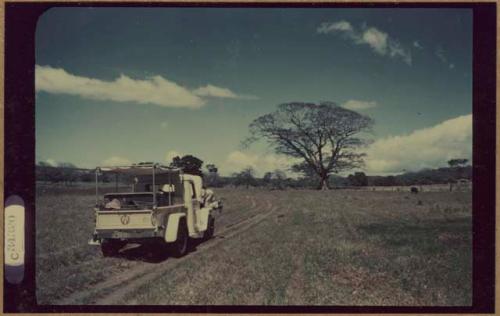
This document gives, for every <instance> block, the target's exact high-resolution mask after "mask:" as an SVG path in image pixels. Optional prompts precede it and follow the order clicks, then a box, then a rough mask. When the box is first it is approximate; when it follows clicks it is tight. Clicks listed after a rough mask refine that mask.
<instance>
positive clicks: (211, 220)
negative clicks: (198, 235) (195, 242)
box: [203, 215, 215, 240]
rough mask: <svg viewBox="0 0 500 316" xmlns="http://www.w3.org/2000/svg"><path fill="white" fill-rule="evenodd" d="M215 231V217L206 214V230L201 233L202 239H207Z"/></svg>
mask: <svg viewBox="0 0 500 316" xmlns="http://www.w3.org/2000/svg"><path fill="white" fill-rule="evenodd" d="M214 231H215V218H214V217H213V216H212V215H208V224H207V230H205V233H204V234H203V240H209V239H211V238H212V237H213V236H214Z"/></svg>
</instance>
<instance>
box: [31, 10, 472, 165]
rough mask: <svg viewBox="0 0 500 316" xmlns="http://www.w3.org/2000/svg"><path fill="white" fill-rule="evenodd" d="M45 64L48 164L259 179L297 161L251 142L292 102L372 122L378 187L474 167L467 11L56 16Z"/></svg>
mask: <svg viewBox="0 0 500 316" xmlns="http://www.w3.org/2000/svg"><path fill="white" fill-rule="evenodd" d="M36 64H37V67H36V89H37V94H36V159H37V161H49V162H51V163H56V162H71V163H74V164H75V165H77V166H81V167H95V166H96V165H102V164H109V163H128V162H137V161H144V160H147V161H159V162H166V160H169V159H170V157H171V156H173V155H175V154H188V153H190V154H194V155H196V156H198V157H200V158H201V159H202V160H204V161H205V163H215V164H216V165H218V166H219V169H220V170H221V173H222V174H228V173H231V172H233V171H237V170H239V169H241V168H244V167H246V166H253V167H254V168H256V169H257V170H258V171H259V173H260V174H262V173H263V172H265V171H269V170H273V169H275V168H286V167H287V166H288V165H289V160H288V159H287V158H286V157H281V156H277V155H275V154H274V153H273V151H272V150H271V149H269V148H267V147H265V146H264V145H263V144H260V145H259V144H257V145H255V146H253V147H251V148H250V149H246V150H243V149H241V148H240V146H239V145H240V142H241V141H242V140H243V139H244V138H245V137H246V136H247V133H248V124H249V123H250V122H251V121H252V120H253V119H255V118H257V117H258V116H260V115H263V114H265V113H268V112H271V111H273V110H274V109H275V107H276V105H278V104H280V103H285V102H289V101H313V102H319V101H334V102H337V103H338V104H339V105H342V106H345V107H348V108H351V109H355V110H357V111H359V112H361V113H363V114H367V115H370V116H371V117H373V118H374V120H375V122H376V124H375V127H374V133H373V135H372V136H371V137H372V139H373V140H374V143H373V144H372V145H371V146H370V147H369V148H367V149H366V151H367V153H368V157H367V166H366V168H365V171H366V172H367V173H368V174H389V173H397V172H401V171H402V170H417V169H420V168H432V167H439V166H444V165H445V164H446V161H447V160H448V159H450V158H456V157H458V156H460V157H464V158H470V157H471V152H472V118H471V113H472V12H471V11H470V10H468V9H385V8H384V9H382V8H375V9H337V8H332V9H325V8H320V9H311V8H309V9H287V8H280V9H277V8H276V9H275V8H273V9H270V8H255V9H251V8H55V9H51V10H49V11H47V12H46V13H45V14H44V15H43V16H42V17H41V18H40V19H39V21H38V26H37V33H36Z"/></svg>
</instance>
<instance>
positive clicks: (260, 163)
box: [223, 150, 293, 176]
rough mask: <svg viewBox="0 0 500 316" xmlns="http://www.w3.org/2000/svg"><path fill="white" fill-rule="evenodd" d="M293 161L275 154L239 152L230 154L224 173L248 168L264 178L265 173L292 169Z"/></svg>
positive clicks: (224, 166)
mask: <svg viewBox="0 0 500 316" xmlns="http://www.w3.org/2000/svg"><path fill="white" fill-rule="evenodd" d="M292 162H293V161H292V160H291V159H290V158H289V157H286V156H281V155H274V154H262V155H259V154H255V153H245V152H242V151H239V150H236V151H233V152H231V153H229V154H228V156H227V158H226V161H225V163H224V165H223V169H224V173H227V174H230V173H232V172H239V171H241V170H242V169H244V168H246V167H252V168H254V169H255V171H256V173H257V175H259V176H262V175H263V174H264V173H265V172H268V171H274V170H276V169H282V170H286V169H288V168H290V166H291V164H292Z"/></svg>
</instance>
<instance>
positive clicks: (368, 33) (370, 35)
mask: <svg viewBox="0 0 500 316" xmlns="http://www.w3.org/2000/svg"><path fill="white" fill-rule="evenodd" d="M388 37H389V36H388V35H387V33H384V32H381V31H380V30H378V29H376V28H374V27H370V28H369V29H367V30H365V31H364V32H363V34H362V35H361V38H360V39H359V43H366V44H368V45H369V46H370V47H371V48H372V49H373V50H374V51H375V52H377V53H379V54H380V55H385V54H387V46H388V45H387V38H388Z"/></svg>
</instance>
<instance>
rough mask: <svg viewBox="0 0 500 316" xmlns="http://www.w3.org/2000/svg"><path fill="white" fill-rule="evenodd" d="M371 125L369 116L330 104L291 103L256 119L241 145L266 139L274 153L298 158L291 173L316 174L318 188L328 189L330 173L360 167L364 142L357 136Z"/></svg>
mask: <svg viewBox="0 0 500 316" xmlns="http://www.w3.org/2000/svg"><path fill="white" fill-rule="evenodd" d="M372 126H373V120H372V119H371V118H370V117H368V116H365V115H362V114H359V113H357V112H354V111H351V110H348V109H345V108H343V107H340V106H338V105H336V104H335V103H333V102H322V103H319V104H314V103H304V102H292V103H285V104H281V105H279V106H278V109H277V110H276V111H275V112H272V113H269V114H265V115H262V116H260V117H258V118H257V119H255V120H254V121H253V122H252V123H251V124H250V126H249V129H250V136H249V137H248V138H247V139H246V141H245V142H244V144H245V145H246V146H248V145H249V144H251V143H253V142H255V141H257V140H260V139H265V140H266V141H267V142H268V143H269V145H271V146H272V147H273V148H274V149H275V151H276V153H278V154H284V155H288V156H291V157H294V158H298V159H299V161H300V162H299V163H297V164H295V165H293V166H292V169H293V170H295V171H300V172H303V173H304V174H309V175H311V174H314V175H316V176H317V177H318V178H319V180H320V183H319V188H321V189H328V177H329V176H330V174H332V173H338V172H340V171H343V170H348V169H352V168H358V167H361V166H362V165H363V157H364V156H365V154H364V153H361V152H360V151H359V148H360V147H362V146H364V145H366V143H367V140H366V139H364V138H362V137H360V134H361V133H362V132H368V131H370V130H371V127H372Z"/></svg>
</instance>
